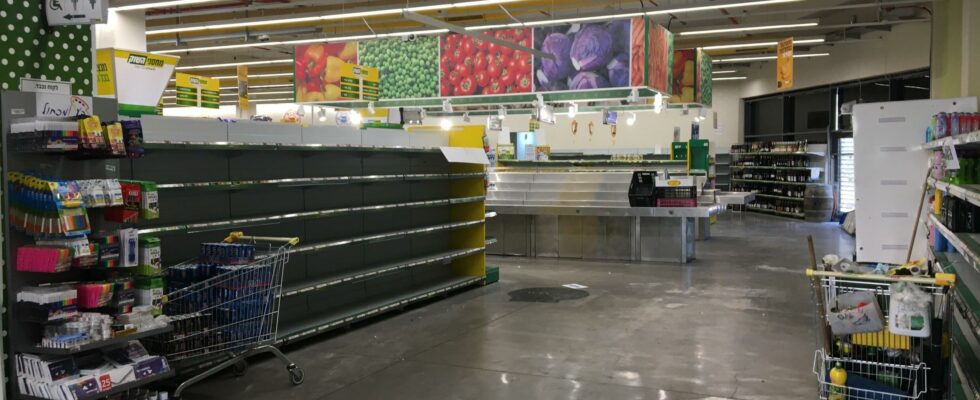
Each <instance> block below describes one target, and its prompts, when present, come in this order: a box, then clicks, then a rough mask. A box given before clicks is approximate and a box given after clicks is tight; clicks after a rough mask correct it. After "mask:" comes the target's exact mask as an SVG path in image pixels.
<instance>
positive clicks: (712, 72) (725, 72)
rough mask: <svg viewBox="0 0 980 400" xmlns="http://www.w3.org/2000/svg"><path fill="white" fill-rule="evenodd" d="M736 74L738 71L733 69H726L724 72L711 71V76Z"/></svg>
mask: <svg viewBox="0 0 980 400" xmlns="http://www.w3.org/2000/svg"><path fill="white" fill-rule="evenodd" d="M736 72H738V71H735V70H734V69H727V70H724V71H711V75H721V74H734V73H736Z"/></svg>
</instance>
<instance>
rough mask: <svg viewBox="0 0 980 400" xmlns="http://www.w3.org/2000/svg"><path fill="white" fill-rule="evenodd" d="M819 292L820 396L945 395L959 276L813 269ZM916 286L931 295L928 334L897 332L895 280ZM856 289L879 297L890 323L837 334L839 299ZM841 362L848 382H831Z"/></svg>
mask: <svg viewBox="0 0 980 400" xmlns="http://www.w3.org/2000/svg"><path fill="white" fill-rule="evenodd" d="M806 273H807V276H809V277H810V278H811V285H813V288H814V291H815V295H816V296H817V299H816V300H817V313H818V315H819V316H820V320H819V321H818V325H819V328H820V329H819V330H820V332H821V334H820V336H821V339H822V340H821V347H822V348H821V349H818V350H817V351H816V352H815V354H814V360H813V373H814V374H815V375H816V376H817V384H818V395H819V398H820V399H825V400H826V399H834V400H864V399H868V400H906V399H927V398H936V399H938V398H940V397H939V396H941V394H942V392H943V391H944V388H945V387H946V385H945V382H946V379H947V378H946V376H948V371H949V358H948V355H947V349H948V342H949V334H948V333H949V315H950V313H949V306H950V301H949V295H950V288H951V286H952V285H953V283H954V282H955V277H953V276H952V275H949V274H942V273H939V274H936V277H913V276H885V275H865V274H852V273H842V272H831V271H817V270H813V269H808V270H807V271H806ZM899 282H903V283H904V284H911V285H916V286H917V287H918V288H919V289H921V291H922V292H923V293H926V294H928V295H929V297H930V298H931V300H932V301H931V303H930V307H931V314H932V315H931V320H930V321H928V322H927V323H929V324H930V327H931V332H930V335H929V336H928V337H912V336H904V335H896V334H893V333H891V332H890V331H889V328H888V327H887V325H888V324H887V316H888V315H889V311H890V309H889V307H890V306H891V305H890V304H891V295H892V286H891V285H892V284H894V283H899ZM853 293H864V294H865V296H866V297H867V298H873V299H874V301H875V302H876V303H877V307H879V308H880V313H881V315H882V317H883V318H885V320H886V322H885V323H884V324H883V325H884V326H883V328H882V329H881V330H878V331H872V332H861V333H852V334H838V335H835V334H834V333H833V332H832V330H831V324H830V321H829V320H828V315H830V314H832V310H831V305H833V304H836V303H837V299H838V298H839V297H841V296H845V295H848V294H853ZM837 365H839V366H841V367H843V368H844V370H845V371H846V372H847V383H846V384H845V385H836V384H834V383H832V382H831V379H830V371H831V369H832V368H834V367H835V366H837Z"/></svg>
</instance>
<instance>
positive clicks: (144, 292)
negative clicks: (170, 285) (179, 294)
mask: <svg viewBox="0 0 980 400" xmlns="http://www.w3.org/2000/svg"><path fill="white" fill-rule="evenodd" d="M136 304H137V305H140V306H153V313H154V314H159V313H160V312H161V311H162V309H163V278H162V277H158V276H141V277H137V278H136Z"/></svg>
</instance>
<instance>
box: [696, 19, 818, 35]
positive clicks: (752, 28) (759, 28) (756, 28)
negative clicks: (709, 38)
mask: <svg viewBox="0 0 980 400" xmlns="http://www.w3.org/2000/svg"><path fill="white" fill-rule="evenodd" d="M817 25H820V23H819V22H803V23H799V24H781V25H758V26H743V27H738V28H719V29H705V30H700V31H687V32H681V33H678V35H681V36H694V35H710V34H714V33H732V32H751V31H768V30H773V29H786V28H802V27H807V26H817Z"/></svg>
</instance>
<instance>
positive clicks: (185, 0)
mask: <svg viewBox="0 0 980 400" xmlns="http://www.w3.org/2000/svg"><path fill="white" fill-rule="evenodd" d="M216 1H221V0H171V1H159V2H156V3H145V4H134V5H131V6H120V7H109V9H110V10H113V11H130V10H146V9H149V8H163V7H176V6H189V5H191V4H201V3H213V2H216Z"/></svg>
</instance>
